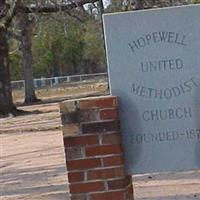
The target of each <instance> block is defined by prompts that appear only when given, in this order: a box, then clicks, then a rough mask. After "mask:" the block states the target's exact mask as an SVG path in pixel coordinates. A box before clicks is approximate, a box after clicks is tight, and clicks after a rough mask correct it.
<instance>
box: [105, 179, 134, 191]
mask: <svg viewBox="0 0 200 200" xmlns="http://www.w3.org/2000/svg"><path fill="white" fill-rule="evenodd" d="M107 183H108V188H109V190H117V189H123V188H126V187H127V186H128V185H129V184H131V182H130V180H129V179H127V178H123V179H119V180H112V181H108V182H107Z"/></svg>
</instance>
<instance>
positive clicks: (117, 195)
mask: <svg viewBox="0 0 200 200" xmlns="http://www.w3.org/2000/svg"><path fill="white" fill-rule="evenodd" d="M90 200H125V192H123V191H116V192H104V193H96V194H91V195H90Z"/></svg>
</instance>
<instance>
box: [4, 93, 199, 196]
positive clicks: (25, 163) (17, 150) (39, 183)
mask: <svg viewBox="0 0 200 200" xmlns="http://www.w3.org/2000/svg"><path fill="white" fill-rule="evenodd" d="M93 92H94V91H93ZM96 92H97V91H96ZM79 95H80V94H79ZM84 95H85V93H84V94H82V96H84ZM66 98H67V97H66ZM55 101H57V100H55ZM20 108H21V109H23V110H26V111H29V112H30V113H27V114H26V115H23V116H18V117H13V116H9V117H7V118H1V119H0V142H1V143H0V145H1V149H0V150H1V152H0V156H1V158H0V159H1V162H0V173H1V177H0V199H1V200H67V199H68V196H69V194H68V188H67V176H66V167H65V159H64V149H63V141H62V132H61V130H60V125H61V121H60V116H59V107H58V102H50V101H46V103H45V102H44V103H42V104H37V105H26V106H20ZM133 180H134V189H135V200H192V199H194V200H197V199H198V200H200V171H198V170H197V171H189V172H182V173H164V174H146V175H137V176H134V177H133Z"/></svg>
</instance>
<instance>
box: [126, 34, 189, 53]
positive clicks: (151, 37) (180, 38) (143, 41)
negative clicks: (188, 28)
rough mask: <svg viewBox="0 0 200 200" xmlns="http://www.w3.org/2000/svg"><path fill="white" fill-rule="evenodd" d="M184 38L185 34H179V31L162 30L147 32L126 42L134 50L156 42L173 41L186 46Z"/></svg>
mask: <svg viewBox="0 0 200 200" xmlns="http://www.w3.org/2000/svg"><path fill="white" fill-rule="evenodd" d="M185 40H186V35H181V34H180V33H174V32H164V31H162V32H153V33H148V34H146V35H144V36H141V37H139V38H138V39H136V40H133V41H131V42H130V43H128V46H129V47H130V49H131V50H132V52H135V51H136V50H139V49H141V48H144V47H146V46H150V45H152V44H156V43H170V44H171V43H173V44H176V45H182V46H186V43H185Z"/></svg>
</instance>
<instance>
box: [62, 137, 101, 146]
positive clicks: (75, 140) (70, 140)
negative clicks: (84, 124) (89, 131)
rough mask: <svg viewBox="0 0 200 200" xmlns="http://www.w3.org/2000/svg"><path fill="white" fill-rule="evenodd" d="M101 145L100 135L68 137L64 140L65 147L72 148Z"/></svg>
mask: <svg viewBox="0 0 200 200" xmlns="http://www.w3.org/2000/svg"><path fill="white" fill-rule="evenodd" d="M98 143H99V139H98V135H90V136H85V135H83V136H75V137H66V138H64V145H65V147H71V146H89V145H95V144H98Z"/></svg>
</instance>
